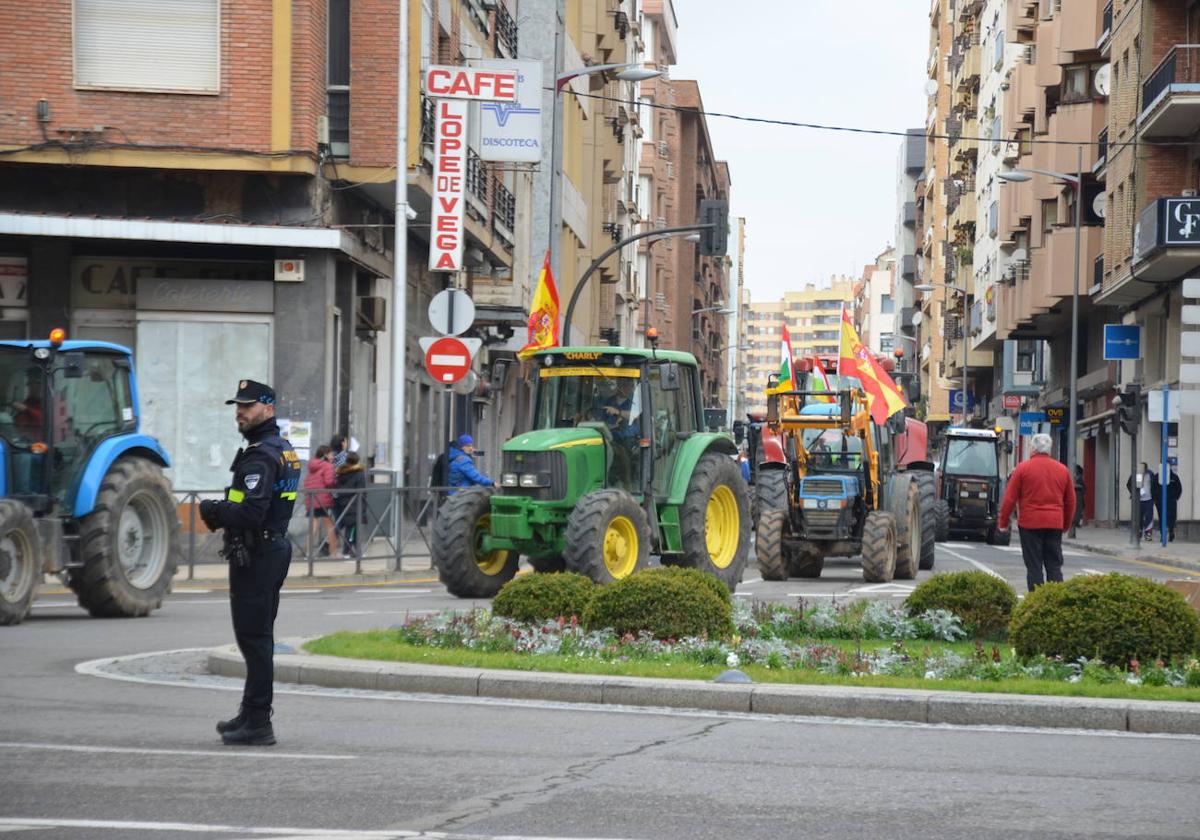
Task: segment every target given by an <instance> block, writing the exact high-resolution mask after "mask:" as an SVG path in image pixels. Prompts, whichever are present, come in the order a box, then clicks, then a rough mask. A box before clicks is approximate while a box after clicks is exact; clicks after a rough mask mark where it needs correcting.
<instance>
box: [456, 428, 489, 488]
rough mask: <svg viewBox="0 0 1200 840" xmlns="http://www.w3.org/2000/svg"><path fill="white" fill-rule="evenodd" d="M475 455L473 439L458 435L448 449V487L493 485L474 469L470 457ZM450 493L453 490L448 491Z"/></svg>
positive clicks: (468, 436)
mask: <svg viewBox="0 0 1200 840" xmlns="http://www.w3.org/2000/svg"><path fill="white" fill-rule="evenodd" d="M474 455H475V439H474V438H472V437H471V436H470V435H459V437H458V440H457V441H455V445H454V446H452V447H450V455H449V460H450V476H449V479H450V480H449V486H450V487H453V488H455V489H458V488H460V487H474V486H477V485H478V486H482V487H491V486H493V485H494V484H495V482H493V481H492V480H491V479H490V478H488V477H487V476H486V475H484V474H483V473H481V472H480V471H479V470H477V469H476V468H475V464H474V463H473V462H472V460H471V459H472V457H474ZM450 492H451V493H453V492H454V490H451V491H450Z"/></svg>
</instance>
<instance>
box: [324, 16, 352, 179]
mask: <svg viewBox="0 0 1200 840" xmlns="http://www.w3.org/2000/svg"><path fill="white" fill-rule="evenodd" d="M327 61H328V67H327V69H326V74H327V76H328V78H327V80H326V84H327V85H328V94H329V104H328V113H329V151H330V152H331V153H332V154H333V155H334V156H335V157H349V156H350V0H329V53H328V58H327Z"/></svg>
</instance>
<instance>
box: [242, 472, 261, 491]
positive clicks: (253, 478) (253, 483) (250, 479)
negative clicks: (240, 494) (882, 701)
mask: <svg viewBox="0 0 1200 840" xmlns="http://www.w3.org/2000/svg"><path fill="white" fill-rule="evenodd" d="M261 479H262V475H261V474H259V473H253V474H252V475H248V476H246V478H245V482H246V489H247V490H253V489H254V488H255V487H257V486H258V482H259V481H260V480H261Z"/></svg>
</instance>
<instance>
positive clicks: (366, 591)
mask: <svg viewBox="0 0 1200 840" xmlns="http://www.w3.org/2000/svg"><path fill="white" fill-rule="evenodd" d="M432 591H433V590H432V589H399V588H396V587H392V588H391V589H385V588H378V589H356V590H354V594H356V595H377V594H379V593H380V592H402V593H404V594H405V595H424V594H428V593H430V592H432Z"/></svg>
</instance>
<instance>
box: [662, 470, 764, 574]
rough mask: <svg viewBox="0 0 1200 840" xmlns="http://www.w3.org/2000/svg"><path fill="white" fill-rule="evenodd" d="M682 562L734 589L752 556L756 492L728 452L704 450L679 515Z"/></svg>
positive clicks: (689, 483) (693, 473)
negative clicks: (749, 488) (752, 508)
mask: <svg viewBox="0 0 1200 840" xmlns="http://www.w3.org/2000/svg"><path fill="white" fill-rule="evenodd" d="M679 524H680V530H681V531H682V535H683V553H682V555H681V557H680V560H681V561H682V562H681V564H680V565H683V566H689V567H691V568H693V569H699V570H700V571H702V572H706V573H707V574H710V575H712V576H713V577H715V578H717V579H718V580H720V581H721V582H722V583H724V584H725V586H726V587H728V589H729V591H730V592H733V591H734V590H735V589H736V588H737V585H738V581H740V580H741V578H742V569H743V568H744V567H745V565H746V559H747V558H748V557H749V556H750V494H749V492H747V490H746V482H744V481H743V480H742V475H741V470H740V469H739V468H738V465H737V462H736V461H734V460H733V459H732V458H730V457H729V456H728V455H722V454H720V453H718V452H708V453H706V454H704V455H702V456H700V460H699V461H697V462H696V468H695V469H694V470H693V471H692V477H691V480H690V481H689V482H688V489H687V496H685V497H684V500H683V507H682V509H681V510H680V516H679Z"/></svg>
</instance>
